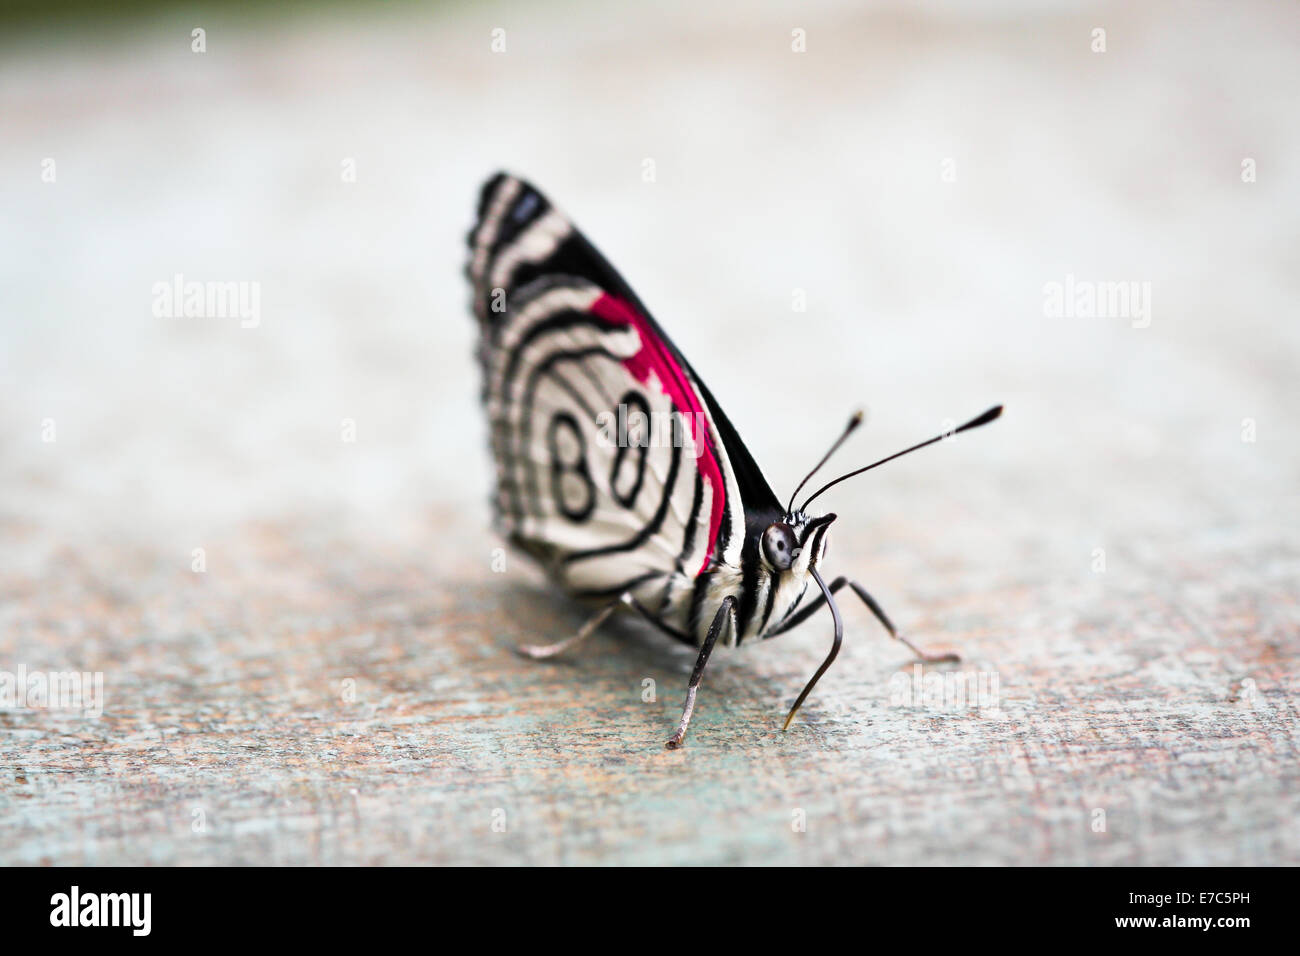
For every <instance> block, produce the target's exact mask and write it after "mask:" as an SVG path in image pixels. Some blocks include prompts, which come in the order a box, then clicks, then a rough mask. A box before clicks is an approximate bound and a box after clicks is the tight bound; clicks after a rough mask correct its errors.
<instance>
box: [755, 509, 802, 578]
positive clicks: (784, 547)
mask: <svg viewBox="0 0 1300 956" xmlns="http://www.w3.org/2000/svg"><path fill="white" fill-rule="evenodd" d="M798 550H799V542H798V540H797V539H796V538H795V536H794V531H793V530H792V529H791V527H790V526H789V525H788V524H782V523H781V522H779V521H778V522H776V523H775V524H771V525H768V527H767V530H766V531H764V532H763V557H764V558H766V559H767V563H768V564H770V565H772V567H774V568H776V569H777V570H778V571H787V570H789V568H790V565H791V564H792V563H793V562H794V558H795V553H796V552H797V551H798Z"/></svg>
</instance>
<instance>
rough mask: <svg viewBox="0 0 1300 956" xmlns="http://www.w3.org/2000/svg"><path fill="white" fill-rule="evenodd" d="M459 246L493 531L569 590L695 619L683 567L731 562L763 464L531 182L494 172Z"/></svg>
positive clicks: (754, 507)
mask: <svg viewBox="0 0 1300 956" xmlns="http://www.w3.org/2000/svg"><path fill="white" fill-rule="evenodd" d="M469 245H470V259H469V265H468V273H469V277H470V281H471V285H472V291H473V308H474V313H475V315H476V316H477V318H478V321H479V325H480V332H481V338H480V344H479V358H480V361H481V364H482V367H483V400H484V404H485V406H486V408H487V412H488V419H489V423H490V429H491V445H492V452H493V458H494V462H495V465H496V477H497V486H496V490H495V494H494V496H493V502H494V511H495V514H496V519H497V523H498V526H499V527H500V530H501V531H502V532H503V533H504V534H505V535H507V536H508V537H509V538H510V539H511V540H512V541H514V542H515V543H516V544H518V545H519V546H520V547H522V548H524V549H525V550H526V551H528V552H529V553H530V554H533V555H534V556H536V557H538V558H539V559H541V560H542V561H543V562H544V563H545V565H546V566H547V567H548V569H549V570H550V571H551V572H552V573H553V575H554V576H555V577H556V578H557V579H558V580H559V581H560V582H561V583H562V584H563V585H564V586H565V587H566V588H568V589H569V590H570V591H573V592H574V593H577V594H579V595H582V596H591V597H597V596H616V595H618V594H621V593H623V592H624V591H631V592H632V593H633V594H635V595H636V596H637V597H638V598H639V599H641V600H642V601H643V602H645V603H647V606H650V607H651V608H652V609H654V610H656V611H657V612H659V613H660V614H661V615H663V616H664V617H665V618H668V617H671V616H672V614H671V612H676V611H681V612H682V620H681V626H683V627H685V628H687V629H688V630H693V625H692V622H691V621H690V620H689V618H690V614H689V612H688V611H684V610H683V609H684V608H688V606H689V604H690V600H689V598H690V592H691V590H692V582H693V581H694V579H695V578H696V577H697V576H698V575H699V574H700V573H701V572H703V571H705V570H706V569H708V568H709V567H710V565H711V564H712V563H715V562H721V563H725V564H727V565H731V566H733V567H738V566H739V565H740V558H741V551H742V549H743V547H744V543H745V538H746V513H747V510H749V511H752V512H753V513H766V512H770V511H778V512H779V510H780V506H779V504H778V503H777V502H776V499H775V496H774V495H773V494H772V491H771V489H770V487H769V486H768V485H767V482H766V480H765V479H764V478H763V476H762V473H761V472H760V471H759V470H758V468H757V466H756V465H755V464H754V462H753V459H752V458H751V457H750V455H749V453H748V451H746V450H745V448H744V446H743V444H741V443H740V440H739V437H738V436H737V435H736V432H735V429H734V428H733V427H732V426H731V423H730V422H729V421H727V419H726V417H725V416H724V415H723V414H722V412H721V410H720V409H719V408H718V405H717V403H716V402H715V401H714V399H713V397H712V395H711V394H709V392H708V390H707V389H706V388H705V387H704V386H703V384H702V383H701V382H700V381H699V379H698V378H697V376H696V375H695V373H694V371H693V370H692V369H691V367H690V365H689V364H688V363H687V362H686V361H685V359H684V358H683V357H682V356H681V353H680V352H678V350H677V349H676V347H675V346H674V345H673V344H672V342H671V341H670V340H669V339H668V337H667V336H666V335H665V334H664V333H663V330H662V329H661V328H660V327H659V326H658V324H657V323H656V322H655V321H654V320H653V319H652V318H651V317H650V314H649V312H648V311H647V310H646V309H645V307H644V306H643V305H642V304H641V303H640V301H639V300H638V299H637V298H636V296H635V294H634V293H633V292H632V290H631V289H630V288H629V287H628V286H627V284H626V283H625V282H624V281H623V280H622V278H620V277H619V275H618V274H617V273H616V272H615V271H614V269H613V268H612V267H611V266H610V265H609V263H608V262H606V261H605V259H604V258H603V257H602V256H601V255H600V253H599V252H597V251H596V249H595V248H594V247H593V246H592V245H591V244H590V243H589V242H588V241H587V240H586V239H585V238H584V237H583V236H582V235H581V233H579V232H578V231H577V229H575V228H574V227H573V225H572V223H570V222H569V221H568V219H566V218H565V217H564V216H563V215H562V214H561V213H560V212H559V211H558V210H556V209H555V208H554V207H553V206H552V205H551V204H550V203H549V202H548V201H547V200H546V198H545V197H544V196H543V195H542V194H541V193H540V192H538V191H537V190H536V189H534V188H533V187H532V186H530V185H529V184H527V183H525V182H523V181H522V180H519V179H516V178H514V177H511V176H507V175H504V174H499V175H497V176H495V177H493V178H492V179H491V180H490V181H489V182H488V183H487V184H486V185H485V186H484V188H483V193H482V197H481V200H480V203H479V212H478V223H477V225H476V226H475V228H474V230H473V231H472V232H471V233H470V237H469ZM638 413H639V414H638ZM647 425H648V428H646V427H640V426H647ZM641 438H646V439H648V441H647V442H642V441H640V440H639V439H641Z"/></svg>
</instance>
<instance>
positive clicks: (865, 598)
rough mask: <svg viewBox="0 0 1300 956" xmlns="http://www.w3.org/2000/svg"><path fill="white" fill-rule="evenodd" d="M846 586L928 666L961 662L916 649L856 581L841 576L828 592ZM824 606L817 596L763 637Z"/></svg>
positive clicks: (795, 624) (952, 656)
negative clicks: (946, 662) (947, 662)
mask: <svg viewBox="0 0 1300 956" xmlns="http://www.w3.org/2000/svg"><path fill="white" fill-rule="evenodd" d="M846 584H847V585H848V586H849V587H851V588H852V589H853V593H854V594H856V595H857V596H858V597H859V598H861V599H862V603H863V604H865V605H866V606H867V607H868V608H869V609H870V611H871V613H872V614H874V615H875V616H876V620H878V621H879V622H880V623H881V624H883V625H884V626H885V630H887V631H888V632H889V636H890V637H893V638H895V639H897V640H899V641H902V642H903V643H904V644H906V645H907V646H908V648H910V649H911V651H912V653H913V654H915V655H916V656H917V657H918V658H920V659H921V660H923V661H926V662H927V663H930V664H938V663H941V662H945V661H959V660H961V658H960V657H958V656H957V655H956V654H935V653H931V652H929V651H923V650H921V648H919V647H917V646H916V645H915V644H913V643H912V642H911V641H909V640H908V639H907V638H906V637H904V636H903V635H902V634H900V633H899V631H898V628H896V627H894V622H893V621H891V620H890V619H889V615H887V614H886V613H885V610H884V608H882V607H881V606H880V604H879V603H877V601H876V599H875V598H873V597H872V596H871V595H870V594H869V593H868V592H867V589H866V588H864V587H863V586H862V585H861V584H859V583H858V582H857V581H850V580H849V579H848V578H846V577H844V576H843V575H841V576H840V577H838V578H836V579H835V580H834V581H832V582H831V584H830V589H829V590H830V592H831V594H835V593H836V592H838V591H839V590H840V588H842V587H844V585H846ZM825 604H826V598H825V596H824V595H818V597H817V600H815V601H813V603H812V604H809V605H808V606H807V607H806V608H804V609H803V610H802V611H800V612H799V613H798V614H796V615H795V616H794V617H792V618H790V619H789V620H788V621H786V622H785V623H784V624H782V625H781V626H780V627H778V628H777V629H776V630H775V631H771V632H769V633H767V634H765V635H764V637H776V636H777V635H778V634H784V633H785V632H786V631H788V630H791V629H792V628H795V627H798V626H799V625H800V624H802V623H803V622H804V621H806V620H808V618H810V617H812V616H813V615H814V614H816V613H817V612H818V611H820V610H821V609H822V607H823V606H824V605H825Z"/></svg>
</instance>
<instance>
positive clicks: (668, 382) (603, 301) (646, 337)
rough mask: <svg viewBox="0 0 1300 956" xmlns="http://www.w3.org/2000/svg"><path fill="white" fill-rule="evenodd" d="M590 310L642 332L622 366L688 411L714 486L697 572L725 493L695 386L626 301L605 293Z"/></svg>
mask: <svg viewBox="0 0 1300 956" xmlns="http://www.w3.org/2000/svg"><path fill="white" fill-rule="evenodd" d="M591 313H592V314H593V315H595V316H596V317H597V318H600V319H604V320H605V321H606V322H610V323H613V324H616V325H631V326H633V327H634V328H635V329H636V330H637V332H638V333H639V334H640V336H641V350H640V351H639V352H637V353H636V354H635V355H632V356H630V357H628V358H625V359H624V360H623V365H624V367H626V368H627V370H628V371H629V372H631V373H632V377H633V378H635V379H636V380H637V381H638V382H640V383H641V384H642V385H646V384H648V383H649V381H650V374H651V372H653V373H654V375H655V377H656V378H657V379H658V380H659V382H660V384H661V385H662V386H663V389H664V391H665V392H666V393H667V394H668V397H669V398H671V399H672V400H673V404H674V405H676V406H677V408H678V409H679V410H682V411H685V412H686V413H687V414H688V419H687V420H688V421H689V422H690V427H691V438H692V439H693V440H694V441H695V446H696V447H697V448H700V449H702V452H701V454H700V457H699V458H698V459H697V460H696V461H697V467H698V468H699V470H700V474H702V475H703V476H704V480H705V481H707V482H708V483H709V484H710V485H712V486H713V495H712V499H713V502H712V512H711V513H710V515H709V547H708V550H707V551H706V552H705V554H704V562H703V563H702V564H701V565H700V570H699V571H696V572H695V573H696V575H699V574H700V573H701V572H703V571H704V569H705V568H707V567H708V566H709V559H710V558H711V557H712V556H713V549H714V547H715V546H716V545H717V542H718V531H719V530H720V529H721V528H722V509H723V507H724V502H725V500H726V494H727V493H726V486H725V485H724V484H723V482H722V469H721V468H720V467H718V459H717V457H716V456H715V455H714V454H713V441H712V436H710V435H708V434H703V435H701V434H699V430H700V423H701V422H706V421H707V420H708V419H707V418H706V417H704V408H703V407H702V406H701V405H700V400H699V397H698V396H697V395H696V394H695V389H694V388H692V387H691V383H690V379H689V378H688V377H687V375H686V371H685V370H684V369H683V368H682V367H681V365H680V364H678V362H677V360H676V359H675V358H673V355H672V352H671V351H670V350H669V348H668V345H667V343H666V342H664V341H663V339H661V338H660V337H659V335H658V333H656V332H655V330H654V329H653V328H652V327H651V325H650V323H649V321H647V320H646V318H645V317H644V316H642V315H641V314H640V313H639V312H637V310H636V309H634V308H633V307H632V306H631V305H630V304H629V303H627V302H624V301H623V300H622V299H618V298H615V297H614V296H612V295H609V294H608V293H606V294H604V295H602V296H601V297H600V298H599V299H597V300H596V301H595V302H593V303H592V305H591Z"/></svg>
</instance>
